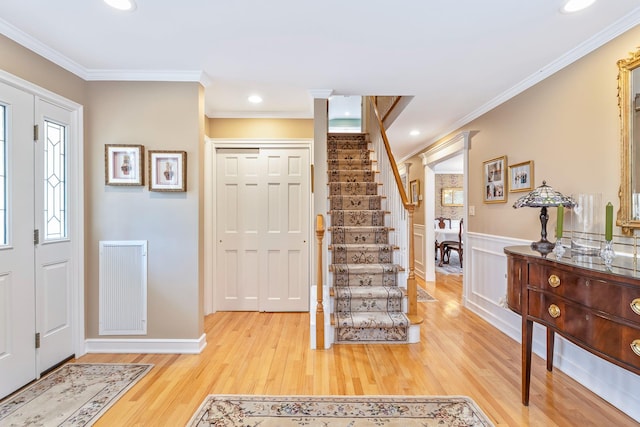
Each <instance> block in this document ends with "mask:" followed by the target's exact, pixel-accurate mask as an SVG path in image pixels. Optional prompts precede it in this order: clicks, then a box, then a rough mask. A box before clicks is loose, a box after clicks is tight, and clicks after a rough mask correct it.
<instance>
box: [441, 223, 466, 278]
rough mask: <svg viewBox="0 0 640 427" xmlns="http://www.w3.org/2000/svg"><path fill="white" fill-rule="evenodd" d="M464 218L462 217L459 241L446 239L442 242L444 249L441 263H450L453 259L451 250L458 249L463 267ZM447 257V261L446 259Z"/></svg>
mask: <svg viewBox="0 0 640 427" xmlns="http://www.w3.org/2000/svg"><path fill="white" fill-rule="evenodd" d="M463 228H464V226H463V220H462V219H460V229H459V230H458V241H455V240H445V241H444V242H442V243H441V245H442V247H443V250H442V254H443V255H442V259H441V260H440V263H441V264H442V263H446V264H448V263H449V261H450V260H451V251H456V252H457V253H458V258H460V267H462V253H463V248H462V232H463ZM445 259H446V261H445Z"/></svg>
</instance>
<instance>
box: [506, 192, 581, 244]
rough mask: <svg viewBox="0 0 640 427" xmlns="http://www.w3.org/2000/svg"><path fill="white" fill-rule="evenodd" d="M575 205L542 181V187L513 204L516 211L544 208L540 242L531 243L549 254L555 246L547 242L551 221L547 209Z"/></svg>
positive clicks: (541, 219)
mask: <svg viewBox="0 0 640 427" xmlns="http://www.w3.org/2000/svg"><path fill="white" fill-rule="evenodd" d="M573 205H574V202H573V200H572V199H571V197H568V196H564V195H562V194H561V193H560V192H558V191H555V190H554V189H553V188H551V187H550V186H548V185H547V182H546V181H542V185H541V186H540V187H538V188H536V189H535V190H533V191H532V192H530V193H529V194H527V195H525V196H522V197H520V198H519V199H518V200H516V202H515V203H514V204H513V207H514V209H516V208H522V207H530V208H542V209H541V211H540V225H541V227H542V229H541V230H540V240H539V241H537V242H533V243H531V248H532V249H534V250H536V251H539V252H542V253H549V252H551V251H552V250H553V247H554V246H555V244H554V243H551V242H550V241H548V240H547V221H548V220H549V215H548V214H547V208H549V207H554V206H564V207H566V208H571V207H573Z"/></svg>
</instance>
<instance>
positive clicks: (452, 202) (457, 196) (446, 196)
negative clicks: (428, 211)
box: [441, 187, 464, 206]
mask: <svg viewBox="0 0 640 427" xmlns="http://www.w3.org/2000/svg"><path fill="white" fill-rule="evenodd" d="M463 195H464V193H463V192H462V188H458V187H456V188H443V189H442V202H441V203H442V206H463V205H464V203H463V202H464V197H463Z"/></svg>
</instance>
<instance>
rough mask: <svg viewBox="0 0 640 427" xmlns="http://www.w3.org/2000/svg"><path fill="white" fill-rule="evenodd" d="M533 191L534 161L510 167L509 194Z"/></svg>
mask: <svg viewBox="0 0 640 427" xmlns="http://www.w3.org/2000/svg"><path fill="white" fill-rule="evenodd" d="M531 190H533V160H529V161H528V162H522V163H518V164H515V165H512V166H509V192H510V193H517V192H518V191H531Z"/></svg>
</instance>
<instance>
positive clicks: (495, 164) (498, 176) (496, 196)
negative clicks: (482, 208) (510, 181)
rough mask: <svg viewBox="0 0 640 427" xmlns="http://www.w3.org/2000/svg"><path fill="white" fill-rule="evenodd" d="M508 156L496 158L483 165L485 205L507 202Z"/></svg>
mask: <svg viewBox="0 0 640 427" xmlns="http://www.w3.org/2000/svg"><path fill="white" fill-rule="evenodd" d="M506 171H507V156H500V157H496V158H495V159H491V160H487V161H486V162H483V163H482V183H483V193H484V196H483V199H484V202H485V203H506V201H507V181H506V176H505V175H506Z"/></svg>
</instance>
